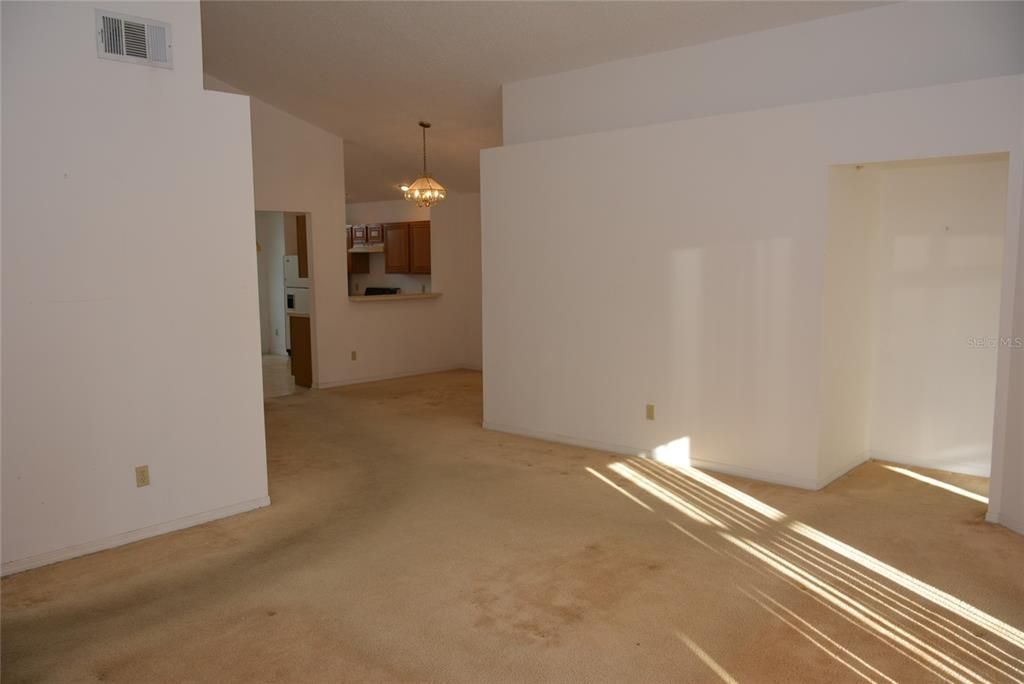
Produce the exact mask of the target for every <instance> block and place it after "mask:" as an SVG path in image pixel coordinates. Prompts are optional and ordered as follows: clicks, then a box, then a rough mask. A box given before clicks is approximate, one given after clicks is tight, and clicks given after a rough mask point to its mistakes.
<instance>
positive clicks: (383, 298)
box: [348, 292, 441, 302]
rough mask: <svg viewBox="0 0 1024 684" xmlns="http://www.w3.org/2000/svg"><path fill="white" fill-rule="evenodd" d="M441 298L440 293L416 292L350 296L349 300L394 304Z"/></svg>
mask: <svg viewBox="0 0 1024 684" xmlns="http://www.w3.org/2000/svg"><path fill="white" fill-rule="evenodd" d="M440 296H441V293H440V292H416V293H414V294H394V295H369V296H367V295H350V296H349V298H348V300H349V301H350V302H394V301H400V300H407V299H437V298H438V297H440Z"/></svg>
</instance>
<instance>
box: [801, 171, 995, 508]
mask: <svg viewBox="0 0 1024 684" xmlns="http://www.w3.org/2000/svg"><path fill="white" fill-rule="evenodd" d="M1008 162H1009V159H1008V155H1006V154H993V155H975V156H966V157H950V158H940V159H922V160H909V161H899V162H888V163H878V164H859V165H848V166H835V167H832V168H831V169H830V171H829V174H830V175H829V185H830V190H829V235H828V243H827V247H826V261H825V271H826V272H825V297H824V302H825V308H824V325H825V344H824V349H823V354H824V365H823V368H824V394H823V397H824V405H823V411H824V415H825V420H824V429H823V433H822V439H821V444H820V447H821V454H822V463H823V469H824V470H829V469H831V470H833V471H835V472H834V474H839V473H841V472H843V471H844V470H845V469H848V467H847V465H848V464H853V463H855V462H857V461H859V460H863V458H864V456H865V455H866V456H867V457H868V458H872V459H875V460H879V461H885V462H887V465H886V467H887V468H888V469H889V470H891V471H893V472H896V473H899V474H901V475H906V476H907V477H911V478H914V479H916V480H917V481H918V482H920V483H922V485H933V486H939V487H944V488H946V489H949V487H954V488H955V489H958V490H960V491H962V492H963V493H964V494H965V495H966V496H968V497H969V498H970V497H972V496H973V497H974V498H979V497H980V498H984V494H985V493H987V487H988V482H987V478H988V477H989V475H990V471H991V463H992V438H993V422H994V415H995V397H996V363H997V354H998V346H999V317H1000V300H1001V288H1002V280H1003V279H1002V274H1003V257H1004V242H1005V235H1006V204H1007V185H1008V173H1009V164H1008ZM858 453H859V454H861V456H858V455H857V454H858ZM826 474H829V473H826ZM971 476H973V477H971ZM986 502H987V499H986Z"/></svg>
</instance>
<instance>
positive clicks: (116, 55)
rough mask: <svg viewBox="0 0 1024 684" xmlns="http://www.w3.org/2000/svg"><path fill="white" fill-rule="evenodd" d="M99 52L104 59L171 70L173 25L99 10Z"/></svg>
mask: <svg viewBox="0 0 1024 684" xmlns="http://www.w3.org/2000/svg"><path fill="white" fill-rule="evenodd" d="M96 53H97V54H98V55H99V56H100V57H103V58H104V59H116V60H118V61H121V62H134V63H136V64H149V65H150V66H158V67H164V68H166V69H170V68H171V26H170V24H166V23H164V22H162V21H154V20H152V19H140V18H138V17H128V16H125V15H123V14H115V13H113V12H108V11H106V10H96Z"/></svg>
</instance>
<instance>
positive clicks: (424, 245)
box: [384, 221, 430, 273]
mask: <svg viewBox="0 0 1024 684" xmlns="http://www.w3.org/2000/svg"><path fill="white" fill-rule="evenodd" d="M384 271H385V272H386V273H430V221H414V222H413V223H385V224H384Z"/></svg>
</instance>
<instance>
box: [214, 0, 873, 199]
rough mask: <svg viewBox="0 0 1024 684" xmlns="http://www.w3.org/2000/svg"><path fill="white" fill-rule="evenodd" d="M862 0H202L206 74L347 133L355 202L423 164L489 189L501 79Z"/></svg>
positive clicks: (387, 194)
mask: <svg viewBox="0 0 1024 684" xmlns="http://www.w3.org/2000/svg"><path fill="white" fill-rule="evenodd" d="M867 6H869V5H868V4H865V3H861V2H643V1H635V2H514V1H513V2H386V1H374V2H259V1H256V2H250V1H248V0H239V1H233V0H229V1H222V0H215V1H204V2H202V3H201V7H202V19H203V57H204V68H205V70H206V72H207V73H209V74H210V75H212V76H214V77H216V78H217V79H219V80H221V81H224V82H225V83H228V84H230V85H232V86H234V87H236V88H238V89H240V90H242V91H244V92H247V93H249V94H251V95H254V96H256V97H259V98H260V99H262V100H264V101H266V102H269V103H270V104H272V105H274V106H276V107H278V108H280V109H283V110H285V111H287V112H290V113H292V114H294V115H296V116H298V117H300V118H302V119H305V120H306V121H309V122H310V123H312V124H315V125H317V126H319V127H321V128H324V129H326V130H328V131H331V132H333V133H336V134H337V135H339V136H341V137H342V138H344V140H345V155H346V158H345V171H346V185H347V194H348V198H349V201H353V202H358V201H370V200H380V199H395V198H398V197H399V196H400V194H399V191H398V189H397V186H398V185H400V184H401V183H402V182H408V181H409V180H411V179H413V178H414V177H415V176H416V175H418V173H419V170H420V129H419V128H418V127H417V125H416V122H417V121H419V120H421V119H424V120H427V121H430V122H431V123H432V124H433V128H432V129H431V132H430V138H429V146H430V156H431V163H430V167H431V172H432V173H433V175H434V176H436V177H437V178H438V179H439V180H440V181H442V182H443V183H445V184H446V185H447V186H448V187H449V188H450V189H451V190H454V191H462V192H475V191H477V190H478V189H479V153H480V150H481V149H483V148H486V147H493V146H496V145H500V144H501V84H502V83H506V82H510V81H515V80H519V79H524V78H530V77H533V76H539V75H543V74H549V73H556V72H560V71H566V70H569V69H576V68H580V67H584V66H590V65H593V64H599V63H602V62H607V61H611V60H615V59H621V58H625V57H632V56H637V55H642V54H650V53H653V52H660V51H663V50H670V49H673V48H678V47H684V46H687V45H694V44H697V43H702V42H707V41H711V40H716V39H719V38H725V37H728V36H734V35H739V34H742V33H749V32H753V31H760V30H764V29H769V28H774V27H778V26H783V25H787V24H793V23H797V22H802V21H809V20H812V19H817V18H821V17H825V16H830V15H834V14H840V13H844V12H849V11H853V10H857V9H863V8H864V7H867Z"/></svg>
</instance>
